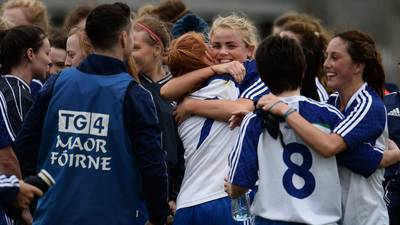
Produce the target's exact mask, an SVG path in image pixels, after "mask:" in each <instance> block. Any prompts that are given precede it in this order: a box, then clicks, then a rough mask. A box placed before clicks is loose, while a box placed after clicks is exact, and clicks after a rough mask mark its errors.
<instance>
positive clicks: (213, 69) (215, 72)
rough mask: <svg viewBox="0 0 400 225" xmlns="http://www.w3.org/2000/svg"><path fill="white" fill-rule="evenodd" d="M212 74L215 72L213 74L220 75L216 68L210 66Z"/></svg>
mask: <svg viewBox="0 0 400 225" xmlns="http://www.w3.org/2000/svg"><path fill="white" fill-rule="evenodd" d="M209 67H210V70H211V72H213V74H218V73H217V71H216V70H215V68H214V66H209Z"/></svg>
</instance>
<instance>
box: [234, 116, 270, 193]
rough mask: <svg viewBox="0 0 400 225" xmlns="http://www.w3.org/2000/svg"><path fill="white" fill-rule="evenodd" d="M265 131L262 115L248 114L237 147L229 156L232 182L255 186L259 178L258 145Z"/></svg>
mask: <svg viewBox="0 0 400 225" xmlns="http://www.w3.org/2000/svg"><path fill="white" fill-rule="evenodd" d="M263 131H264V122H263V118H262V116H260V115H257V114H253V113H249V114H247V115H246V117H245V118H244V120H243V123H242V126H241V127H240V134H239V137H238V139H237V141H236V144H235V147H234V149H233V150H232V152H231V153H230V156H229V167H230V171H229V174H228V180H229V182H230V183H232V184H235V185H237V186H240V187H244V188H249V189H250V188H253V187H254V184H255V182H256V181H257V180H258V173H257V171H258V160H257V146H258V142H259V139H260V135H261V134H262V132H263ZM238 168H240V169H238Z"/></svg>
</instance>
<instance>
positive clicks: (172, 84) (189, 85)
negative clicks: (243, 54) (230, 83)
mask: <svg viewBox="0 0 400 225" xmlns="http://www.w3.org/2000/svg"><path fill="white" fill-rule="evenodd" d="M225 73H227V74H231V75H232V76H233V78H234V79H235V80H236V81H237V82H241V81H242V80H243V77H244V75H245V73H246V69H245V68H244V66H243V65H242V64H241V63H240V62H238V61H232V62H229V63H223V64H218V65H213V66H209V67H205V68H202V69H198V70H194V71H191V72H189V73H186V74H184V75H181V76H179V77H175V78H173V79H171V80H170V81H168V82H167V83H166V84H164V86H163V87H162V88H161V90H160V94H161V96H162V97H163V98H165V99H166V100H172V101H177V100H181V99H182V98H183V97H185V96H186V95H187V94H188V93H190V92H192V91H194V90H197V89H198V88H200V86H201V85H202V84H203V83H204V82H206V81H207V80H208V78H210V77H211V76H213V75H215V74H225Z"/></svg>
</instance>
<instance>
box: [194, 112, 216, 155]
mask: <svg viewBox="0 0 400 225" xmlns="http://www.w3.org/2000/svg"><path fill="white" fill-rule="evenodd" d="M213 123H214V120H213V119H209V118H207V119H206V120H205V121H204V124H203V127H202V128H201V132H200V139H199V143H198V144H197V147H196V149H198V148H199V147H200V146H201V144H202V143H203V142H204V141H205V140H206V138H207V137H208V135H210V131H211V127H212V125H213Z"/></svg>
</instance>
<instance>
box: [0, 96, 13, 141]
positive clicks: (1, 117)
mask: <svg viewBox="0 0 400 225" xmlns="http://www.w3.org/2000/svg"><path fill="white" fill-rule="evenodd" d="M1 105H2V104H1V103H0V149H2V148H4V147H6V146H8V145H10V144H11V143H12V142H13V138H14V137H13V136H12V134H11V132H12V131H11V130H10V129H9V128H10V125H9V124H8V121H7V118H8V117H7V114H6V112H5V111H4V110H3V108H2V107H1Z"/></svg>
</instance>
